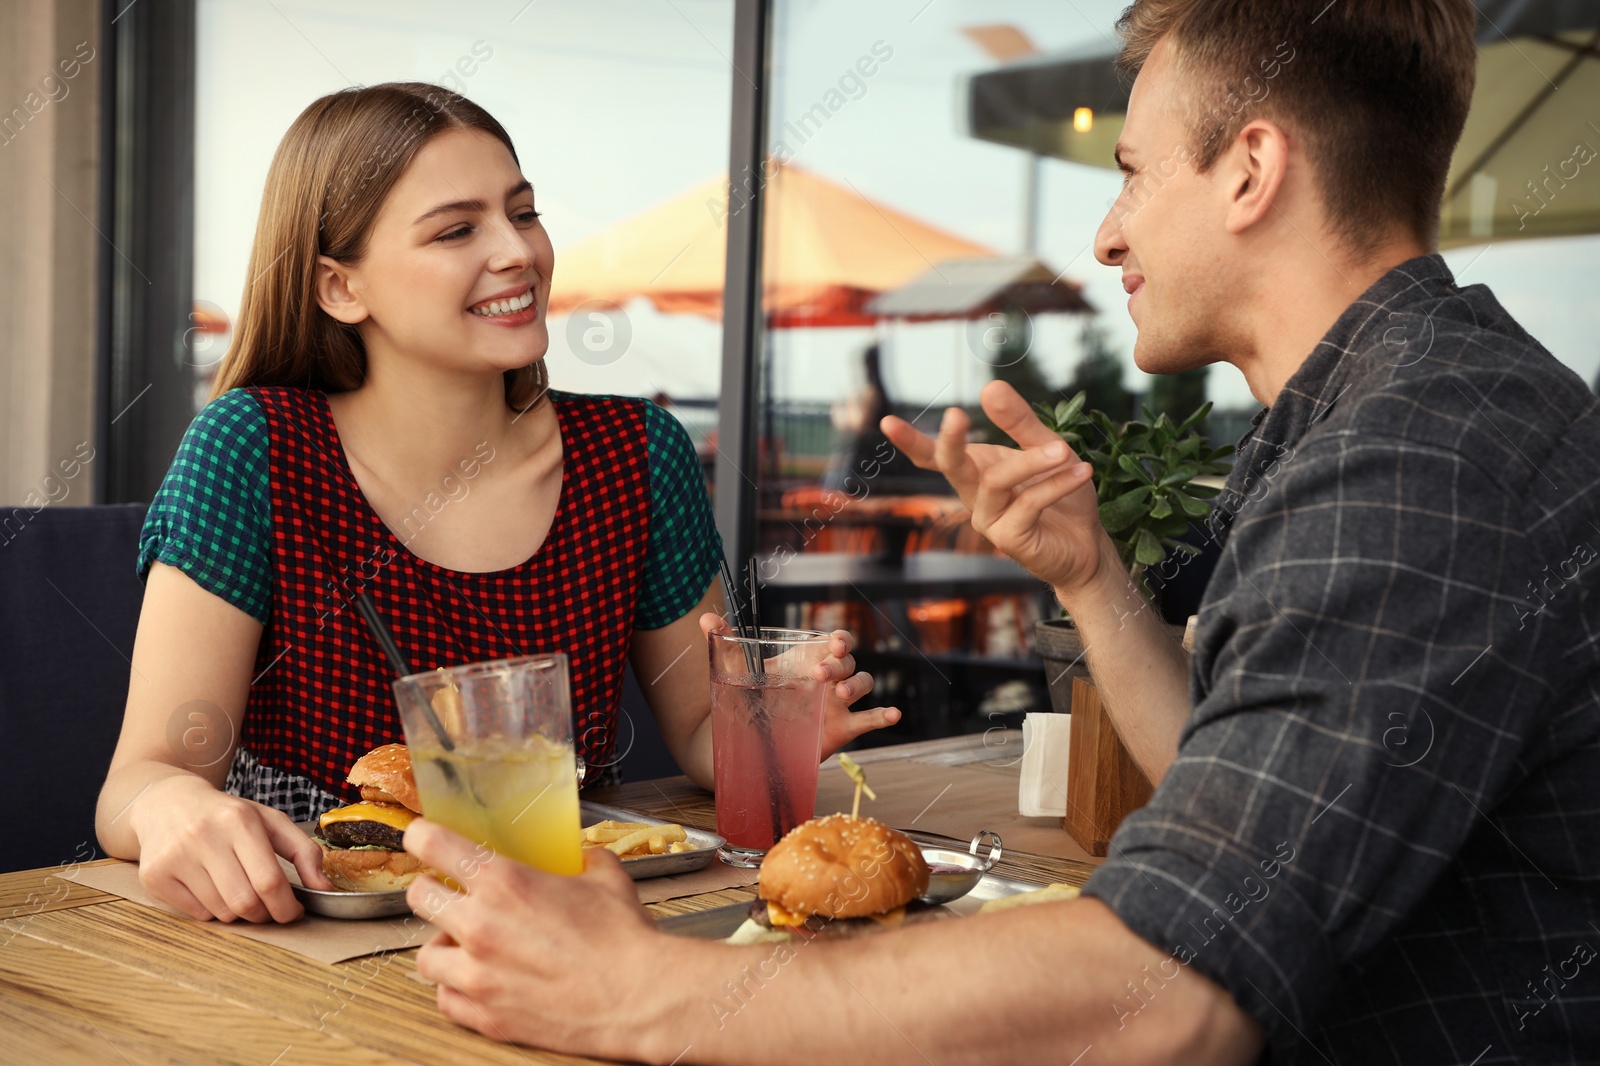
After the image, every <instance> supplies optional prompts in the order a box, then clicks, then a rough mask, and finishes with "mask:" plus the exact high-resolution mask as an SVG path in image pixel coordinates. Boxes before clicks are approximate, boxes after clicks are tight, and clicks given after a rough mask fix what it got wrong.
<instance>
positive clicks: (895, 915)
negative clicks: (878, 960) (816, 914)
mask: <svg viewBox="0 0 1600 1066" xmlns="http://www.w3.org/2000/svg"><path fill="white" fill-rule="evenodd" d="M807 917H808V916H807V915H804V914H794V913H791V912H790V911H787V910H785V909H784V908H783V907H781V906H779V905H778V904H776V903H774V902H772V901H771V900H770V899H769V900H767V921H769V922H771V923H772V927H773V928H774V929H776V928H779V927H781V926H800V925H805V924H806V918H807ZM867 917H868V918H871V919H872V920H873V921H875V922H878V923H880V924H882V925H899V924H900V923H901V922H903V921H905V918H906V909H905V908H904V907H896V908H895V909H894V910H892V911H889V912H888V913H886V914H869V915H867Z"/></svg>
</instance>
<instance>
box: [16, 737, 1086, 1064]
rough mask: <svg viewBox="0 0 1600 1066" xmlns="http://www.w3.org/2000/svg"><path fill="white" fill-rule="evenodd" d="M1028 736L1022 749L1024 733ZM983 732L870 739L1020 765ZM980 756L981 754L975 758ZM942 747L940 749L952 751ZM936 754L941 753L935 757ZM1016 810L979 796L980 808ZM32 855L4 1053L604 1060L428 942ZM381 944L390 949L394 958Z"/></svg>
mask: <svg viewBox="0 0 1600 1066" xmlns="http://www.w3.org/2000/svg"><path fill="white" fill-rule="evenodd" d="M1011 750H1018V749H1011ZM984 753H985V749H984V748H983V747H982V746H978V747H974V746H973V745H972V744H971V743H970V738H959V737H958V738H951V739H949V740H942V741H929V742H925V743H921V744H909V745H903V746H901V747H898V748H878V749H874V750H871V751H865V752H861V753H860V755H859V759H860V761H861V762H862V763H864V764H869V765H870V764H871V763H875V762H885V761H904V760H915V761H916V764H917V765H919V766H921V765H925V766H926V767H927V774H928V783H929V784H930V785H931V786H933V787H937V782H938V781H939V780H940V774H941V772H942V771H943V769H944V767H947V766H951V765H962V764H966V765H970V766H972V767H974V768H981V769H983V770H985V771H986V772H993V773H999V774H1010V775H1012V776H1013V777H1014V776H1015V775H1016V774H1017V773H1018V768H1017V766H1015V765H1010V766H1008V765H1005V764H1004V762H1001V761H998V760H994V761H985V759H984ZM968 756H971V757H970V758H968ZM941 759H942V760H943V761H942V762H940V761H939V760H941ZM923 760H933V761H929V762H923ZM585 796H586V797H590V798H593V799H595V800H597V801H599V802H604V803H611V804H615V805H618V806H623V807H628V808H632V809H634V810H640V811H647V812H649V813H652V814H656V815H658V816H661V817H667V818H672V819H674V820H676V821H680V822H682V823H684V824H687V825H694V826H699V827H702V828H708V829H709V828H712V827H714V825H715V817H714V811H713V807H712V801H711V795H710V794H709V793H707V792H705V791H703V790H701V789H699V788H697V787H696V786H694V785H693V784H691V783H690V782H689V781H688V780H687V779H686V778H681V777H680V778H666V779H663V780H660V781H643V782H637V783H634V784H628V785H622V786H619V787H616V788H611V789H605V790H597V791H596V792H593V793H585ZM1008 813H1010V812H1001V811H996V812H984V811H973V812H972V815H973V817H974V819H975V820H978V821H981V820H982V819H983V818H984V817H986V816H989V815H993V816H996V817H998V816H1000V815H1004V814H1008ZM1093 869H1094V864H1093V863H1091V862H1083V861H1075V860H1072V859H1061V858H1051V857H1045V856H1035V855H1022V854H1015V853H1013V852H1009V851H1008V854H1007V857H1006V859H1005V860H1003V861H1002V863H1001V872H1004V873H1008V874H1010V875H1012V876H1015V877H1020V878H1024V879H1027V880H1034V881H1067V882H1071V883H1075V884H1080V883H1082V882H1083V880H1084V879H1086V878H1087V876H1088V875H1089V873H1090V872H1092V870H1093ZM51 872H52V871H51V870H49V869H44V870H27V871H22V872H18V873H13V874H5V875H0V916H5V917H3V918H0V1061H4V1062H18V1063H23V1062H26V1063H51V1064H58V1063H59V1064H72V1063H95V1064H102V1063H122V1062H126V1063H129V1064H142V1063H197V1064H199V1063H203V1064H207V1066H210V1064H233V1063H237V1064H240V1066H292V1064H301V1063H303V1064H307V1066H311V1064H315V1066H325V1064H327V1063H331V1062H337V1063H339V1064H340V1066H369V1064H371V1066H377V1064H395V1063H448V1064H456V1063H506V1064H527V1063H569V1062H587V1061H591V1060H587V1059H576V1058H572V1057H570V1056H565V1055H555V1054H551V1053H549V1052H544V1051H537V1050H532V1049H528V1048H516V1047H509V1046H506V1045H503V1044H496V1043H493V1042H491V1041H489V1040H486V1039H484V1038H482V1037H480V1036H478V1035H477V1034H476V1033H472V1032H469V1031H467V1030H465V1029H461V1028H458V1027H456V1026H455V1025H454V1024H452V1023H451V1022H449V1021H447V1020H445V1019H444V1018H443V1017H442V1016H441V1015H440V1014H439V1012H438V1010H437V1009H436V1008H435V1006H434V993H433V990H432V989H431V988H429V987H427V986H426V985H423V984H421V983H420V982H418V981H417V980H415V979H414V977H413V975H414V974H415V972H416V961H415V959H416V953H415V951H401V952H396V953H393V954H391V955H389V956H386V957H384V956H378V957H373V956H369V957H367V958H364V959H352V960H350V961H349V962H344V963H338V964H335V965H331V966H330V965H325V964H323V963H319V962H315V961H313V960H311V959H307V958H303V957H301V956H299V955H295V954H291V953H289V952H286V951H283V950H280V949H278V948H275V947H271V946H268V945H266V944H261V943H258V942H256V941H253V940H248V939H246V938H244V937H240V936H234V935H231V934H228V933H223V932H218V931H216V930H213V929H207V928H205V927H203V926H200V925H199V924H197V923H194V922H191V921H188V920H186V919H182V918H177V917H174V916H171V915H168V914H165V913H163V912H161V911H156V910H153V909H151V908H148V907H142V906H139V905H137V904H134V903H130V902H128V901H127V900H124V899H121V898H119V897H117V896H112V895H107V894H105V893H103V892H98V891H95V890H93V889H88V888H84V887H82V886H79V885H76V884H73V883H71V882H68V881H64V880H62V879H60V878H52V877H50V876H49V875H50V873H51ZM754 896H755V890H754V888H738V889H724V890H722V891H718V892H711V893H707V894H705V895H701V896H695V897H690V898H687V899H677V900H670V901H668V902H665V903H658V904H654V905H651V906H650V908H649V909H650V910H651V911H652V912H653V913H654V914H655V915H656V916H657V917H663V916H666V915H671V914H683V913H687V912H690V911H697V910H704V909H707V908H710V907H717V906H722V905H724V904H727V903H736V902H743V901H748V900H750V899H752V898H754ZM380 959H381V960H382V962H381V964H380V962H379V960H380Z"/></svg>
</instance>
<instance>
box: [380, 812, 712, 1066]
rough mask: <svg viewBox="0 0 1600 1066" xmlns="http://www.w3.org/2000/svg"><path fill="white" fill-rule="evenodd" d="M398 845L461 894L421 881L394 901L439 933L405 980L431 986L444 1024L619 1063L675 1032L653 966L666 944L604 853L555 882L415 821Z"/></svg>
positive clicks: (592, 851)
mask: <svg viewBox="0 0 1600 1066" xmlns="http://www.w3.org/2000/svg"><path fill="white" fill-rule="evenodd" d="M405 845H406V850H407V851H409V852H411V853H412V854H413V855H416V856H417V857H419V858H420V859H422V860H423V861H424V862H425V863H427V864H428V865H429V866H430V867H432V868H433V869H435V870H438V871H440V872H442V873H445V874H446V875H448V876H449V877H450V878H451V879H452V880H454V881H456V882H458V883H459V884H460V885H461V886H463V887H464V888H465V889H466V891H465V893H461V892H453V891H451V890H450V889H447V888H446V887H445V886H444V885H443V884H442V883H440V882H439V881H438V880H437V879H436V878H433V877H422V878H418V879H417V880H416V881H415V882H414V883H413V884H412V886H411V888H410V889H409V890H408V891H407V893H406V901H407V902H408V903H410V904H411V909H412V910H414V911H415V912H416V913H417V914H418V915H419V916H420V917H423V918H426V919H427V920H428V921H430V922H432V923H433V924H434V925H435V926H436V927H437V928H438V929H439V930H440V935H439V936H437V937H435V938H434V939H433V940H432V941H430V942H429V943H427V944H425V945H423V947H422V950H421V951H420V952H418V954H417V972H418V974H420V975H421V976H422V977H424V978H426V979H427V980H429V981H432V982H434V983H435V984H437V985H438V989H439V991H438V1000H439V1010H440V1012H441V1013H443V1014H444V1016H445V1017H447V1018H449V1019H451V1020H452V1021H454V1022H456V1023H457V1024H459V1025H464V1026H466V1027H467V1028H469V1029H474V1030H476V1031H478V1032H480V1033H482V1034H483V1035H485V1036H487V1037H490V1038H492V1039H495V1040H503V1041H508V1042H512V1043H519V1044H535V1045H537V1046H539V1047H545V1048H553V1049H558V1050H561V1051H565V1052H569V1053H577V1054H587V1055H598V1056H601V1057H604V1058H626V1059H630V1060H631V1059H634V1058H637V1057H639V1053H640V1051H641V1050H642V1048H641V1045H642V1044H644V1043H648V1042H651V1041H660V1042H662V1043H663V1046H664V1044H665V1042H666V1041H667V1040H668V1034H667V1030H668V1029H669V1028H670V1027H671V1026H673V1024H674V1022H675V1021H676V1024H677V1025H678V1026H679V1027H680V1028H681V1025H682V1023H683V1022H684V1021H685V1020H686V1019H685V1018H683V1017H677V1018H676V1019H674V1017H673V1016H674V1014H677V1015H682V1014H684V1012H683V1011H681V1010H675V1009H668V1008H667V1006H666V1004H665V1003H664V1002H663V1001H664V1000H667V999H670V998H671V996H672V993H671V989H672V987H673V986H674V980H673V977H672V975H671V974H670V973H667V972H665V971H664V967H663V963H664V956H665V954H666V952H665V950H664V947H663V946H664V945H665V944H666V943H667V942H668V937H667V936H666V934H664V933H661V932H659V931H658V930H657V929H656V927H655V923H654V922H653V921H651V920H650V916H649V915H648V914H646V913H645V910H644V908H643V907H641V906H640V905H639V902H638V896H637V895H636V894H635V892H634V887H633V881H632V880H631V879H629V877H628V875H627V874H626V873H624V872H623V870H622V864H621V863H620V862H619V861H618V860H617V859H616V857H615V856H613V855H612V854H611V853H610V852H608V851H606V849H604V848H586V849H585V851H584V854H585V855H586V857H587V859H586V867H587V868H586V869H585V870H584V872H583V873H582V874H580V875H578V876H576V877H561V876H558V875H556V874H548V873H544V872H542V871H540V870H535V869H533V868H531V867H528V866H524V865H522V864H521V863H518V862H515V861H513V860H511V859H507V858H505V857H504V856H501V855H497V854H495V853H494V852H493V851H490V850H489V849H487V848H483V847H481V846H476V845H474V844H473V843H472V842H470V841H468V840H467V839H466V838H464V837H462V836H459V835H457V834H456V833H453V832H451V831H450V830H448V829H445V828H444V827H443V826H440V825H437V824H435V823H433V822H429V821H428V820H427V819H425V818H419V819H417V820H416V821H414V822H412V823H411V825H410V826H408V827H407V828H406V838H405ZM673 943H677V944H681V949H680V952H679V954H682V953H684V952H691V951H693V950H694V949H693V948H692V947H690V946H689V942H687V941H681V942H678V941H674V942H673ZM680 1047H681V1045H680ZM677 1050H680V1048H674V1049H673V1052H675V1051H677ZM673 1052H667V1053H666V1055H665V1056H664V1057H663V1058H662V1059H661V1060H660V1061H666V1059H667V1058H670V1057H671V1055H672V1053H673Z"/></svg>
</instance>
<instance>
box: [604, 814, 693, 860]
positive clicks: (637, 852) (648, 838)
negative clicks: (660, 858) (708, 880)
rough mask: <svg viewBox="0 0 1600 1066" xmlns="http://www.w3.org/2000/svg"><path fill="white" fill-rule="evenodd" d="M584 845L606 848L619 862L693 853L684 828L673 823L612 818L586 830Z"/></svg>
mask: <svg viewBox="0 0 1600 1066" xmlns="http://www.w3.org/2000/svg"><path fill="white" fill-rule="evenodd" d="M583 846H584V847H586V848H605V849H606V850H608V851H610V852H611V853H612V854H613V855H615V856H616V857H617V858H619V859H636V858H642V857H643V856H645V855H676V854H678V853H679V852H683V851H693V850H694V845H693V844H690V843H689V837H688V834H687V833H685V832H684V831H683V826H681V825H674V824H672V823H670V822H669V823H666V824H662V825H658V824H656V823H654V822H617V821H613V820H611V819H610V818H607V819H606V820H605V821H603V822H598V823H596V824H594V825H591V826H588V827H587V828H585V829H584V831H583Z"/></svg>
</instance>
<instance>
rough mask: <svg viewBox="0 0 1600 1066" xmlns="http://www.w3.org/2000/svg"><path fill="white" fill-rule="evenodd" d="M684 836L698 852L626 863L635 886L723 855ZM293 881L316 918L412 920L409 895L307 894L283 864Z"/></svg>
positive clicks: (617, 811)
mask: <svg viewBox="0 0 1600 1066" xmlns="http://www.w3.org/2000/svg"><path fill="white" fill-rule="evenodd" d="M578 817H579V820H580V821H581V822H582V823H583V824H584V825H593V824H594V823H596V822H603V821H605V820H606V819H607V818H610V819H612V820H614V821H618V822H645V823H647V824H649V825H667V824H669V823H668V821H667V819H665V818H657V817H656V816H654V815H651V814H644V813H642V812H640V811H630V810H625V809H623V808H621V807H610V806H607V805H606V804H603V803H590V802H589V801H588V800H583V801H580V802H579V804H578ZM296 824H297V825H298V826H299V827H300V830H301V831H302V832H304V833H305V834H306V835H307V836H315V835H316V830H317V824H316V823H315V822H299V823H296ZM683 833H684V836H686V837H687V838H688V840H689V843H690V844H693V845H694V847H693V849H691V850H689V851H680V852H678V853H677V854H676V855H641V856H638V857H637V858H632V859H623V860H622V868H623V869H624V870H626V871H627V872H628V876H629V877H631V878H633V879H634V880H635V881H642V880H644V879H645V878H647V877H666V876H668V875H671V874H682V873H690V872H692V871H694V870H702V869H704V868H705V867H706V866H708V865H709V864H710V862H711V859H712V857H713V856H715V855H716V853H717V849H718V848H720V847H722V845H723V844H725V843H726V841H725V840H723V838H722V837H720V836H718V835H717V834H715V833H707V832H706V831H705V830H703V829H695V828H693V827H692V826H687V825H686V826H684V827H683ZM279 863H280V865H282V866H283V867H284V870H285V872H286V873H287V874H288V875H289V885H290V887H291V888H293V889H294V894H295V896H296V897H297V898H298V899H299V900H300V903H301V905H302V906H304V907H305V909H306V910H308V911H310V912H311V913H312V914H320V915H323V916H324V917H327V918H348V919H363V918H392V917H394V916H395V915H398V914H410V913H411V908H410V907H409V906H408V905H407V904H406V894H405V892H404V891H398V892H341V891H331V892H330V891H327V890H325V889H320V888H307V887H306V886H305V885H302V884H301V883H300V875H299V873H297V872H296V871H295V869H294V866H293V865H292V864H290V863H287V862H283V861H282V860H279Z"/></svg>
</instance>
